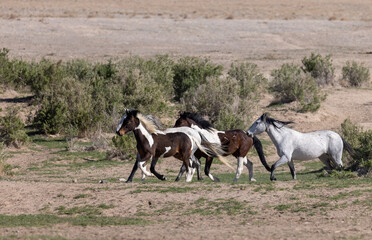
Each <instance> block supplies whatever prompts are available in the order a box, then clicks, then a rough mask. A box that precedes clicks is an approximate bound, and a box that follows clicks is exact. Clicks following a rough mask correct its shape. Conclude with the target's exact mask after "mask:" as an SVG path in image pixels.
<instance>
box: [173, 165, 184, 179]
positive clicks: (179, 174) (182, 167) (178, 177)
mask: <svg viewBox="0 0 372 240" xmlns="http://www.w3.org/2000/svg"><path fill="white" fill-rule="evenodd" d="M185 171H186V167H185V164H182V166H181V168H180V172H179V173H178V176H177V178H176V180H175V181H176V182H178V181H179V180H180V179H181V177H182V175H183V173H184V172H185Z"/></svg>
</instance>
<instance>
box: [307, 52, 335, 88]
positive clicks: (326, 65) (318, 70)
mask: <svg viewBox="0 0 372 240" xmlns="http://www.w3.org/2000/svg"><path fill="white" fill-rule="evenodd" d="M302 64H303V65H304V68H303V70H304V71H305V72H308V73H310V75H311V76H312V77H313V78H314V79H315V81H316V83H317V85H318V86H324V85H329V84H333V83H334V77H335V74H334V71H335V68H334V67H333V64H332V59H331V55H327V56H325V57H324V58H323V57H322V56H321V55H320V54H315V53H311V56H310V57H309V58H307V57H304V58H303V59H302Z"/></svg>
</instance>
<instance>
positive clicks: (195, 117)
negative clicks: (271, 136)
mask: <svg viewBox="0 0 372 240" xmlns="http://www.w3.org/2000/svg"><path fill="white" fill-rule="evenodd" d="M174 126H175V127H182V126H188V127H192V128H200V129H202V130H204V131H203V135H204V136H205V137H208V136H209V139H208V141H211V139H215V141H219V143H220V144H221V145H222V146H223V148H224V150H225V154H224V155H225V156H226V155H233V156H234V157H236V159H237V161H238V162H237V169H236V175H235V179H234V182H236V181H238V179H239V177H240V175H241V173H242V170H243V165H245V166H246V167H247V168H248V172H249V180H250V181H255V179H254V178H253V163H252V162H251V161H250V160H249V159H248V158H247V154H248V152H249V150H250V149H251V147H252V145H253V146H254V147H255V149H256V151H257V153H258V156H259V158H260V160H261V163H262V164H263V165H264V167H265V168H266V170H267V171H270V167H269V166H268V165H267V163H266V159H265V156H264V154H263V151H262V145H261V142H260V140H258V138H256V137H253V138H251V137H249V136H248V135H247V133H246V132H245V131H243V130H240V129H235V130H227V131H217V130H216V129H214V128H213V127H212V124H211V123H210V122H209V121H207V120H205V119H203V118H202V117H201V116H200V115H199V114H197V113H190V112H183V113H180V117H179V118H178V119H177V121H176V123H175V125H174ZM195 157H196V158H197V159H200V158H201V157H205V158H206V162H205V168H204V172H205V174H206V175H207V176H208V177H209V178H211V179H212V181H219V179H218V178H216V177H214V176H212V175H211V174H210V167H211V165H212V161H213V157H209V156H207V155H205V154H204V153H203V152H200V151H196V152H195ZM182 174H183V172H181V171H180V173H179V175H178V177H177V179H178V180H179V177H181V176H182Z"/></svg>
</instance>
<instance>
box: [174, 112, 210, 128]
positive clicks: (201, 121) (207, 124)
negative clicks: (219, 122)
mask: <svg viewBox="0 0 372 240" xmlns="http://www.w3.org/2000/svg"><path fill="white" fill-rule="evenodd" d="M180 117H181V118H183V119H186V118H189V119H191V120H193V121H194V122H196V123H197V124H198V125H199V126H200V127H201V128H203V129H207V130H211V129H213V125H212V123H210V122H209V121H207V120H205V119H204V118H202V117H201V116H200V115H199V114H198V113H191V112H183V113H181V114H180Z"/></svg>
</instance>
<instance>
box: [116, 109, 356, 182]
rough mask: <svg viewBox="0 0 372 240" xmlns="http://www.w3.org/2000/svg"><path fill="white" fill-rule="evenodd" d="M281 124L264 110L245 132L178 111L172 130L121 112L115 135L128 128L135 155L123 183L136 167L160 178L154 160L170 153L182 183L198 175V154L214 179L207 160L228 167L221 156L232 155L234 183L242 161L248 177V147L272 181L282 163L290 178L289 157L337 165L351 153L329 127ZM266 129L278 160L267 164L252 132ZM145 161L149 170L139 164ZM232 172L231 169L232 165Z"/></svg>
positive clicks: (136, 113) (148, 117)
mask: <svg viewBox="0 0 372 240" xmlns="http://www.w3.org/2000/svg"><path fill="white" fill-rule="evenodd" d="M290 123H292V122H284V121H279V120H276V119H273V118H271V117H269V116H268V115H267V114H266V113H264V114H263V115H262V116H261V117H260V118H258V119H257V120H256V121H255V122H254V123H253V124H252V126H251V127H250V128H249V129H248V131H244V130H240V129H234V130H225V131H219V130H217V129H215V128H213V126H212V124H211V123H210V122H209V121H207V120H205V119H203V118H202V117H201V116H200V115H199V114H197V113H190V112H183V113H180V115H179V118H178V119H177V120H176V123H175V125H174V127H173V128H167V129H163V128H162V126H161V124H160V123H159V122H158V121H157V120H156V119H155V118H154V117H153V116H152V115H144V114H142V113H140V112H139V111H138V110H125V113H124V115H123V117H122V118H121V120H120V123H119V124H118V126H117V129H116V133H117V134H118V135H120V136H122V135H124V134H127V133H129V132H133V133H134V136H135V139H136V142H137V157H136V162H135V164H134V166H133V169H132V172H131V174H130V176H129V178H128V179H127V182H132V180H133V176H134V174H135V173H136V171H137V169H138V168H140V169H141V171H142V179H145V178H146V176H153V175H155V176H156V177H157V178H158V179H160V180H166V178H165V176H164V175H162V174H160V173H158V172H157V171H156V170H155V166H156V163H157V161H158V159H159V158H166V157H171V156H172V157H175V158H177V159H179V160H181V161H182V167H181V168H180V171H179V174H178V176H177V178H176V181H179V180H180V178H181V176H182V175H183V173H184V172H186V182H191V180H192V177H193V175H194V173H195V171H197V177H198V179H199V180H201V179H202V176H201V164H200V158H202V157H204V158H205V159H206V161H205V168H204V173H205V174H206V175H207V176H208V177H209V178H210V179H211V180H212V181H214V182H218V181H219V179H218V178H217V177H216V176H213V175H212V174H211V173H210V168H211V165H212V161H213V159H214V158H215V157H217V158H218V159H219V160H220V161H221V162H222V163H224V164H225V165H227V166H228V167H230V168H232V169H234V168H233V167H232V166H231V165H230V164H229V163H228V162H227V161H226V159H225V157H226V156H228V155H233V156H234V157H235V158H236V159H237V167H236V174H235V178H234V181H235V182H236V181H238V179H239V177H240V175H241V173H242V171H243V168H244V167H243V165H244V166H246V167H247V169H248V172H249V180H250V181H256V180H255V179H254V177H253V163H252V162H251V161H250V160H249V159H248V158H247V154H248V152H249V150H250V149H251V148H252V146H254V148H255V149H256V151H257V154H258V156H259V159H260V161H261V163H262V164H263V166H264V167H265V168H266V170H267V171H269V172H270V179H271V180H276V178H275V176H274V171H275V169H276V168H277V167H279V166H280V165H282V164H285V163H287V164H288V166H289V169H290V171H291V174H292V178H293V179H296V172H295V168H294V164H293V160H311V159H315V158H319V159H320V160H321V161H322V162H323V163H324V164H325V166H326V168H328V169H333V168H342V167H343V163H342V152H343V150H344V149H345V150H347V151H348V152H349V153H350V154H353V149H352V148H351V146H350V145H349V144H348V143H347V142H346V141H345V140H344V139H343V138H342V137H341V136H340V135H339V134H337V133H335V132H333V131H316V132H309V133H301V132H298V131H295V130H293V129H291V128H288V127H287V126H286V125H288V124H290ZM263 132H267V134H268V135H269V137H270V139H271V140H272V142H273V143H274V145H275V147H276V149H277V153H278V155H279V157H280V158H279V160H278V161H276V162H275V163H274V164H273V165H272V166H271V167H270V166H269V165H268V164H267V162H266V159H265V156H264V153H263V149H262V144H261V142H260V140H259V139H258V138H257V137H256V135H258V134H260V133H263ZM149 161H151V165H150V172H149V171H147V169H146V166H145V164H146V163H147V162H149ZM234 170H235V169H234Z"/></svg>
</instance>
